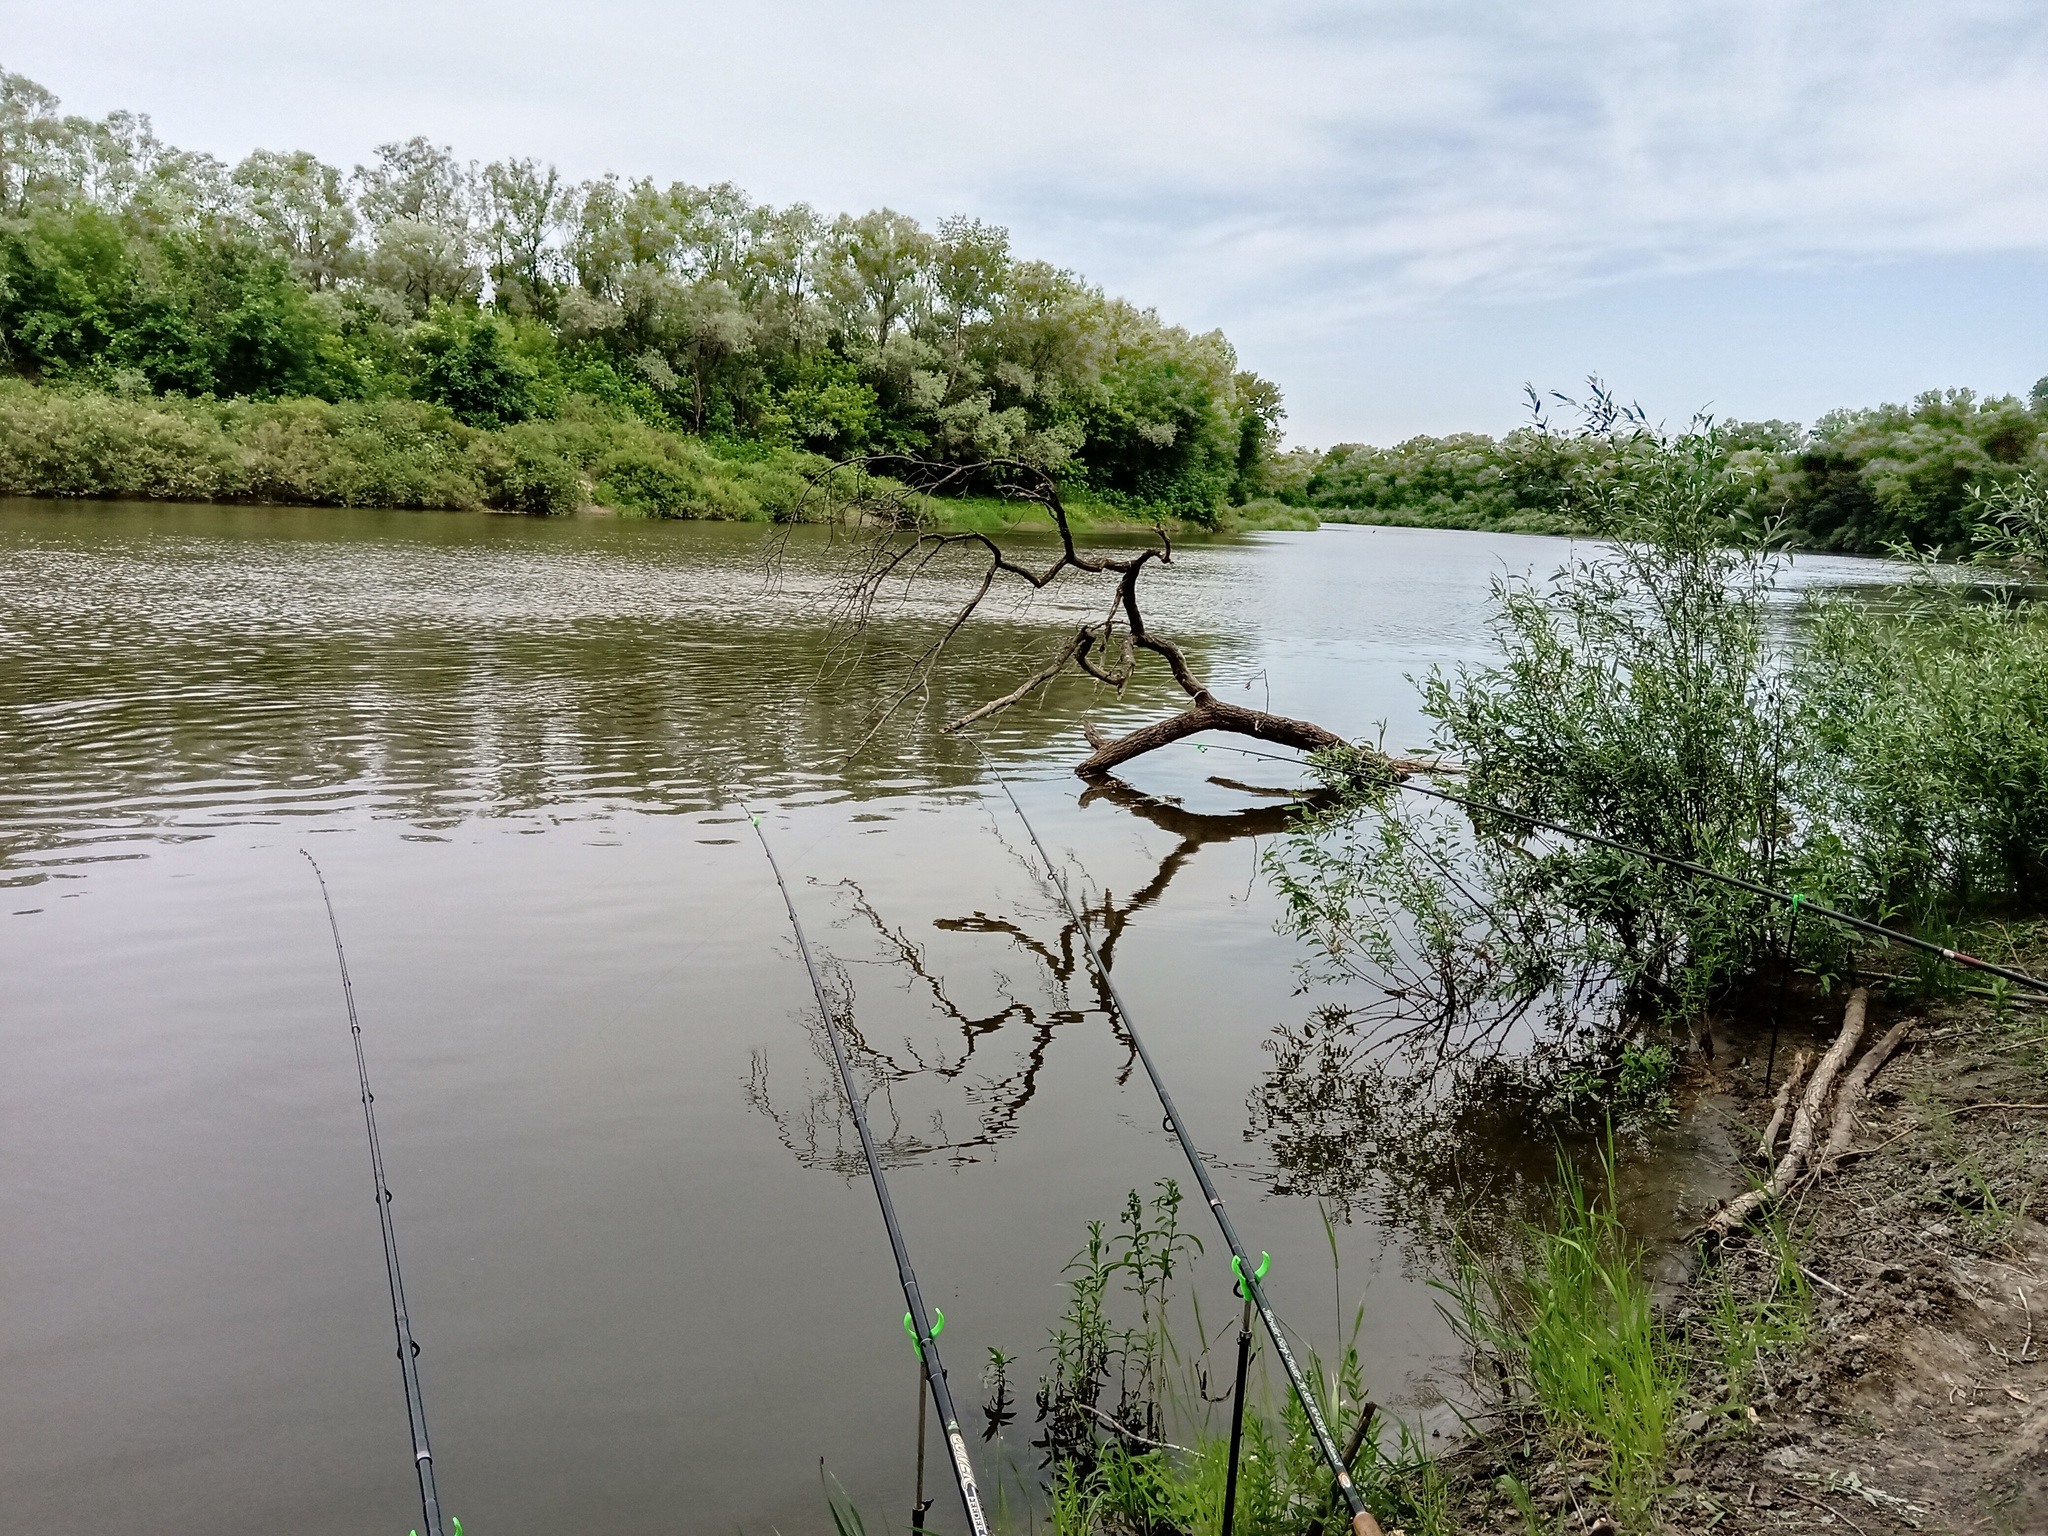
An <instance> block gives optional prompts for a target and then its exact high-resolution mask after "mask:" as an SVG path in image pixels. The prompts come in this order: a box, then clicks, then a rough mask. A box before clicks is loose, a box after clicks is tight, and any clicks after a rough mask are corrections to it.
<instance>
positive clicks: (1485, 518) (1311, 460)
mask: <svg viewBox="0 0 2048 1536" xmlns="http://www.w3.org/2000/svg"><path fill="white" fill-rule="evenodd" d="M1598 389H1599V386H1598V385H1597V382H1596V384H1595V390H1596V393H1597V392H1598ZM1551 403H1553V402H1545V401H1543V400H1541V399H1539V398H1538V397H1537V396H1536V395H1535V394H1534V392H1533V391H1532V392H1531V395H1530V405H1531V408H1532V412H1533V418H1534V419H1533V420H1532V423H1531V425H1529V426H1528V427H1525V428H1522V429H1521V430H1519V431H1515V432H1510V433H1509V434H1507V435H1506V436H1505V437H1501V438H1494V437H1489V436H1485V435H1483V434H1481V433H1476V432H1461V433H1454V434H1452V435H1450V436H1446V437H1414V438H1410V439H1408V440H1407V441H1406V442H1403V443H1400V444H1398V445H1396V446H1394V447H1391V448H1379V447H1374V446H1372V445H1370V444H1366V443H1339V444H1337V445H1336V446H1335V447H1333V448H1329V449H1306V448H1297V449H1294V450H1292V451H1290V452H1288V453H1286V454H1283V455H1280V456H1278V457H1277V458H1276V459H1275V461H1274V464H1273V466H1272V468H1271V469H1270V470H1269V471H1268V483H1269V487H1270V491H1269V494H1271V495H1272V496H1274V497H1275V498H1276V499H1277V500H1279V501H1281V502H1283V503H1286V504H1287V505H1290V506H1296V507H1304V508H1308V509H1310V510H1312V511H1314V512H1315V513H1316V515H1318V516H1319V517H1322V518H1324V519H1326V520H1333V521H1346V520H1356V521H1371V522H1400V523H1416V524H1421V525H1427V526H1433V527H1462V528H1503V529H1509V530H1519V531H1526V532H1553V531H1557V532H1562V531H1566V530H1569V529H1572V528H1574V527H1576V526H1577V524H1576V523H1575V521H1574V518H1573V515H1572V510H1571V507H1570V505H1569V502H1570V499H1571V498H1570V494H1569V486H1570V484H1571V482H1572V480H1573V477H1574V475H1575V474H1576V473H1577V472H1578V471H1579V470H1580V469H1582V468H1586V467H1589V466H1592V465H1595V464H1596V463H1597V462H1598V461H1599V459H1600V458H1601V456H1602V455H1603V454H1606V453H1608V452H1610V449H1609V447H1608V445H1607V443H1606V441H1605V440H1604V439H1603V438H1601V437H1600V436H1598V435H1587V434H1560V433H1557V432H1554V431H1552V430H1550V428H1549V426H1548V424H1547V422H1546V421H1545V419H1544V410H1545V408H1546V405H1547V404H1551ZM1715 437H1716V441H1717V442H1718V443H1719V444H1720V445H1721V451H1722V452H1723V453H1724V456H1725V457H1724V467H1725V470H1726V472H1727V473H1728V474H1729V475H1731V476H1732V477H1734V478H1736V479H1737V480H1739V481H1741V482H1742V484H1743V485H1744V487H1745V494H1744V496H1743V497H1742V498H1741V503H1740V506H1741V511H1742V513H1743V514H1744V515H1746V516H1749V517H1753V518H1756V519H1759V520H1779V521H1782V522H1783V523H1784V525H1785V526H1786V528H1787V530H1788V531H1789V532H1790V534H1791V535H1792V537H1793V538H1794V540H1795V541H1796V542H1798V543H1800V544H1802V545H1805V546H1807V547H1810V548H1816V549H1827V550H1839V551H1843V552H1846V553H1855V554H1881V553H1883V552H1885V551H1886V550H1888V549H1891V548H1894V547H1897V546H1912V547H1914V548H1917V549H1922V550H1930V549H1945V550H1948V551H1951V552H1954V553H1961V552H1964V551H1967V550H1968V549H1969V547H1970V543H1971V539H1972V536H1973V530H1974V528H1975V526H1976V524H1977V522H1978V519H1979V517H1980V516H1981V509H1980V508H1979V506H1978V501H1979V499H1980V494H1981V493H1984V492H1988V491H1990V490H1993V489H1995V488H1996V487H1999V486H2004V485H2010V484H2012V483H2013V482H2015V481H2016V480H2017V479H2018V478H2019V477H2021V476H2022V475H2024V474H2026V473H2029V472H2038V471H2040V470H2042V469H2044V468H2048V379H2043V380H2042V381H2041V382H2040V383H2038V384H2036V385H2035V386H2034V388H2033V390H2032V392H2031V394H2030V396H2029V398H2028V399H2026V400H2021V399H2019V398H2017V397H2015V396H2012V395H1998V396H1991V397H1980V396H1978V395H1977V394H1976V393H1975V392H1973V391H1971V390H1968V389H1947V390H1928V391H1926V392H1925V393H1923V394H1920V395H1917V396H1915V397H1914V399H1913V400H1912V401H1911V402H1910V403H1907V404H1901V405H1880V406H1876V407H1874V408H1869V409H1854V410H1838V411H1831V412H1829V413H1828V414H1827V415H1825V416H1823V417H1821V418H1820V420H1818V421H1817V422H1815V423H1814V424H1813V425H1812V426H1811V427H1805V426H1802V425H1801V424H1799V423H1798V422H1788V421H1731V422H1722V423H1718V424H1717V426H1716V429H1715Z"/></svg>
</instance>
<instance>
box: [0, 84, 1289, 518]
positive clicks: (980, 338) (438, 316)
mask: <svg viewBox="0 0 2048 1536" xmlns="http://www.w3.org/2000/svg"><path fill="white" fill-rule="evenodd" d="M6 375H12V376H14V377H15V378H17V379H19V380H23V381H27V382H28V383H29V384H32V385H40V386H57V387H58V389H57V393H64V392H67V390H68V391H69V392H73V393H75V392H78V391H80V390H85V391H95V392H99V393H101V394H105V395H112V396H115V397H125V398H127V399H129V400H131V401H143V400H147V399H150V398H155V399H157V400H159V401H162V402H164V409H165V410H167V411H168V413H169V414H168V416H167V417H166V419H171V420H174V421H175V422H178V423H186V424H189V423H190V422H191V421H193V420H195V419H197V418H195V417H194V416H193V414H192V412H191V411H190V410H187V409H184V408H183V406H182V405H181V404H180V402H195V401H196V402H282V401H287V400H293V399H300V398H311V399H315V400H321V401H327V402H332V403H335V404H337V405H343V406H346V405H350V404H351V403H357V402H368V403H376V402H388V401H397V400H408V399H409V400H413V401H418V402H423V403H425V404H427V405H429V406H435V407H440V408H442V409H443V410H445V411H446V412H447V413H450V415H452V417H453V419H454V421H455V422H456V423H459V424H461V425H463V426H466V427H468V428H472V429H480V430H485V431H496V430H501V429H504V428H507V427H509V426H512V425H514V424H518V423H525V422H546V421H552V420H556V419H560V418H562V417H564V415H565V414H566V415H568V416H571V417H575V418H577V419H579V420H582V421H585V422H587V421H589V420H590V419H592V417H593V416H600V417H603V418H604V419H606V420H608V421H613V422H624V423H632V424H638V425H645V426H647V427H650V428H654V429H657V430H659V431H661V432H663V433H666V434H668V435H670V436H671V437H678V438H680V437H688V438H694V439H696V440H698V441H699V442H701V443H703V444H705V445H708V446H709V448H710V449H711V450H712V451H715V452H717V453H721V454H724V455H725V456H727V457H729V458H732V459H734V460H735V461H737V462H758V461H759V460H760V459H761V458H762V457H763V456H764V455H770V456H773V455H785V456H786V455H791V454H803V453H815V454H821V455H829V456H839V455H846V454H852V453H856V452H863V451H867V452H874V451H885V452H904V453H912V454H916V455H918V456H920V457H923V458H927V459H936V460H942V461H975V460H981V459H989V458H998V457H1001V458H1012V459H1021V460H1024V461H1027V462H1029V463H1033V464H1037V465H1040V466H1043V467H1045V468H1048V469H1056V470H1057V471H1058V472H1059V473H1060V475H1061V477H1062V479H1063V480H1065V481H1066V482H1067V483H1068V484H1069V485H1071V486H1074V487H1076V488H1077V489H1079V490H1081V491H1083V492H1084V493H1085V494H1087V495H1090V496H1092V497H1094V498H1095V499H1097V500H1099V501H1105V502H1109V503H1111V504H1113V505H1124V506H1131V507H1139V508H1145V509H1162V510H1166V511H1170V512H1173V513H1175V514H1177V515H1181V516H1184V517H1187V518H1190V519H1192V520H1194V521H1196V522H1205V521H1210V520H1213V518H1214V515H1215V513H1216V511H1217V509H1218V508H1219V507H1221V506H1222V505H1224V504H1226V503H1228V502H1231V501H1242V500H1244V499H1245V498H1246V497H1247V496H1251V495H1255V494H1257V493H1258V492H1260V491H1261V490H1262V489H1263V488H1264V478H1263V477H1264V475H1265V473H1266V469H1267V464H1268V460H1269V458H1270V455H1271V449H1272V446H1273V444H1274V443H1275V442H1276V441H1277V433H1278V425H1279V421H1280V417H1281V414H1282V413H1281V407H1280V394H1279V391H1278V390H1277V389H1276V388H1275V387H1274V386H1273V385H1272V384H1271V383H1269V382H1267V381H1266V380H1264V379H1261V378H1259V377H1257V376H1256V375H1254V374H1251V373H1248V372H1245V371H1242V370H1240V369H1239V368H1238V366H1237V360H1236V355H1235V353H1234V352H1233V351H1232V349H1231V346H1230V343H1229V342H1228V341H1227V340H1226V339H1225V338H1224V336H1223V334H1222V333H1221V332H1220V331H1210V332H1207V333H1205V334H1200V335H1197V334H1193V333H1190V332H1189V331H1186V330H1184V329H1182V328H1180V327H1177V326H1172V325H1168V324H1166V323H1165V322H1164V321H1162V320H1161V319H1160V318H1159V317H1158V316H1157V315H1156V314H1155V313H1153V312H1152V311H1151V310H1148V309H1141V308H1138V307H1137V306H1135V305H1132V304H1130V303H1128V302H1126V301H1124V300H1121V299H1116V298H1112V297H1109V296H1108V295H1106V294H1104V293H1103V292H1102V290H1101V289H1099V288H1096V287H1094V286H1091V285H1090V284H1088V283H1086V282H1085V281H1083V280H1082V279H1081V278H1080V277H1078V276H1076V275H1075V274H1074V273H1072V272H1070V271H1066V270H1063V269H1060V268H1057V267H1054V266H1051V265H1048V264H1047V263H1045V262H1040V261H1028V260H1022V259H1019V258H1018V257H1017V256H1015V255H1014V254H1013V253H1012V252H1011V250H1010V243H1009V236H1008V234H1007V232H1006V231H1004V230H1002V229H1000V228H997V227H995V226H992V225H989V224H985V223H981V222H979V221H977V220H974V219H968V218H949V219H943V220H941V221H940V222H939V224H938V227H937V228H936V229H935V230H927V229H924V228H921V227H920V226H919V225H918V223H917V222H916V221H915V220H913V219H911V218H909V217H907V216H905V215H903V214H901V213H897V212H894V211H893V210H890V209H886V208H884V209H879V210H876V211H874V212H870V213H863V214H841V215H838V216H837V217H827V216H825V215H822V214H820V213H818V212H816V211H815V210H813V209H812V208H811V207H809V206H808V205H806V204H802V203H798V204H795V205H792V206H789V207H784V208H777V207H772V206H770V205H767V204H763V203H756V202H754V201H752V200H751V199H750V198H748V197H747V195H746V194H745V193H744V192H742V191H741V190H740V189H739V188H737V187H735V186H733V185H731V184H730V183H719V184H717V185H715V186H706V187H699V186H689V185H684V184H682V183H673V184H670V185H667V186H662V185H658V184H657V183H656V182H654V181H653V180H651V179H648V178H639V179H635V180H622V179H620V178H619V177H617V176H613V175H606V176H603V177H600V178H598V179H596V180H594V181H586V182H581V183H571V182H568V181H567V180H565V179H564V178H563V177H562V176H561V175H560V173H559V172H558V171H556V169H555V168H554V167H552V166H550V165H546V164H543V163H541V162H538V161H535V160H527V159H521V160H501V161H493V162H492V163H490V164H488V165H483V166H479V165H476V164H474V163H464V162H461V161H458V160H457V159H456V158H455V157H454V156H453V154H452V153H451V152H450V150H448V149H447V148H445V147H442V146H438V145H435V144H432V143H430V142H429V141H428V140H426V139H424V138H414V139H410V140H408V141H406V142H404V143H392V144H385V145H382V146H380V147H379V148H378V149H377V151H376V155H375V159H374V163H372V164H370V165H359V166H356V167H355V168H354V169H353V170H352V171H350V172H347V173H344V172H343V171H342V170H341V169H340V168H339V167H336V166H331V165H326V164H323V163H322V162H321V161H320V160H318V159H317V158H316V157H314V156H313V155H311V154H308V153H306V152H304V151H294V152H283V151H275V150H258V151H256V152H255V153H253V154H251V155H249V156H248V157H247V158H246V159H244V160H243V161H242V162H241V163H240V164H238V165H234V166H229V165H227V164H224V163H223V162H221V161H219V160H217V159H215V158H213V157H212V156H210V155H205V154H197V153H193V152H190V151H186V150H180V149H176V148H173V147H171V146H169V145H166V144H164V143H162V142H160V141H159V140H158V139H157V138H156V136H155V134H154V132H153V131H152V129H151V126H150V122H149V119H148V118H147V117H145V116H141V115H138V114H134V113H127V112H117V113H114V114H112V115H110V116H108V117H107V118H105V119H103V120H99V121H93V120H88V119H85V118H81V117H76V116H65V115H62V114H61V113H60V111H59V103H58V101H57V98H56V97H55V96H53V95H52V94H51V93H50V92H49V91H47V90H45V89H44V88H43V87H41V86H39V85H37V84H36V83H35V82H33V81H31V80H28V79H25V78H23V77H22V76H20V75H14V74H7V73H5V72H4V71H0V377H4V376H6ZM15 403H16V405H17V407H18V408H19V410H18V411H17V414H19V411H24V410H27V409H28V407H26V406H24V405H21V402H20V401H19V400H18V399H17V400H16V402H15ZM60 414H61V413H60ZM74 414H75V413H74ZM132 414H133V413H131V415H132ZM201 414H202V415H204V414H205V413H201ZM360 415H361V413H360V411H354V410H351V411H345V412H344V413H343V416H342V417H339V418H336V420H339V421H343V422H345V423H346V422H353V421H355V420H357V419H358V417H360ZM46 418H47V420H46ZM152 419H153V418H152ZM307 419H309V420H310V419H312V418H307ZM323 419H324V418H323ZM408 419H410V418H408ZM56 420H57V417H56V416H54V415H51V413H50V412H48V411H45V412H44V414H43V415H42V416H38V417H37V418H36V421H37V422H40V423H43V426H40V427H38V428H37V430H38V431H41V430H43V429H44V427H48V431H47V432H45V436H44V438H41V439H38V441H39V442H42V443H43V446H44V447H45V448H48V449H49V451H50V452H52V453H55V452H58V451H59V448H60V447H61V444H58V446H57V447H52V446H51V445H52V444H55V443H57V441H58V438H61V437H62V436H63V433H64V432H67V431H72V430H74V429H73V428H72V427H70V426H63V425H62V424H61V423H60V426H61V430H60V428H59V427H56V426H48V423H49V422H50V421H56ZM63 420H64V422H66V423H68V422H70V421H71V420H72V418H71V417H68V416H67V417H64V418H63ZM135 420H136V421H137V422H141V421H142V420H143V418H142V417H136V418H135ZM207 420H208V421H209V422H213V423H214V424H215V425H218V424H219V423H221V422H226V423H227V425H228V427H230V428H233V427H235V426H236V423H238V422H240V421H241V420H242V418H239V417H232V418H231V417H227V416H220V415H219V413H214V415H213V416H210V417H208V418H207ZM202 426H204V424H202ZM76 430H80V431H82V430H83V429H82V428H78V429H76ZM134 430H135V431H138V432H142V433H144V435H147V432H148V430H150V429H148V428H147V426H146V423H145V424H144V425H142V426H136V427H134ZM179 430H184V428H183V427H180V428H179ZM195 430H198V429H195ZM204 430H208V431H210V430H213V428H212V427H211V426H204ZM337 430H339V429H337ZM50 433H56V434H57V435H56V437H51V436H50V435H49V434H50ZM588 438H589V433H588V432H585V433H583V436H582V438H581V439H579V441H582V440H587V439H588ZM536 440H537V439H536ZM635 441H636V443H638V445H639V446H638V447H636V449H635V450H634V451H636V452H639V453H642V454H643V456H644V455H645V454H646V453H649V452H655V451H654V450H652V449H649V448H648V447H647V445H646V443H645V442H644V441H642V440H639V439H635ZM244 446H246V445H244ZM458 446H460V445H458ZM463 451H469V450H467V449H464V450H463ZM676 452H678V453H680V450H676ZM667 453H669V450H666V449H664V450H661V451H660V452H657V453H655V456H656V457H657V458H659V457H662V456H663V455H664V454H667ZM682 457H684V458H687V457H688V455H687V454H684V455H682ZM584 468H585V469H586V470H587V469H588V466H584ZM61 479H62V477H61V476H58V478H57V479H56V480H52V481H51V482H50V483H53V484H55V483H59V482H60V481H61ZM37 483H39V484H40V483H42V482H37Z"/></svg>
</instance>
